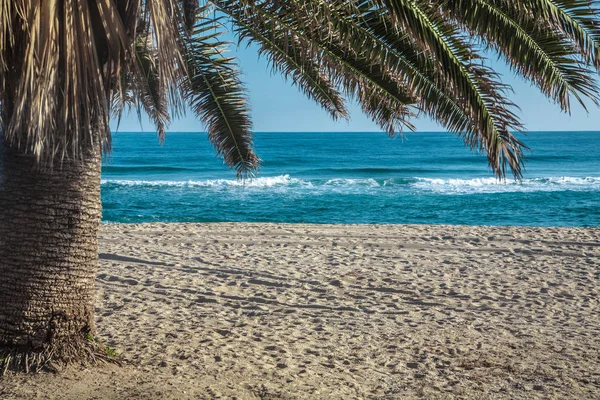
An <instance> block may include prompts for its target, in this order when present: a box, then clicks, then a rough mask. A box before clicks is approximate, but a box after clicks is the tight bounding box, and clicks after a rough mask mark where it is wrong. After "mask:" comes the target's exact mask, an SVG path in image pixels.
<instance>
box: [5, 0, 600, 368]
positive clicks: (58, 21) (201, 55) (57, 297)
mask: <svg viewBox="0 0 600 400" xmlns="http://www.w3.org/2000/svg"><path fill="white" fill-rule="evenodd" d="M599 6H600V4H599V2H598V1H596V0H518V1H517V0H302V1H301V0H290V1H276V0H235V1H233V0H212V1H198V0H177V1H170V0H0V132H1V134H2V143H1V145H0V154H1V155H0V348H1V349H2V350H1V352H2V354H0V360H3V366H4V367H8V366H11V365H12V366H25V368H28V367H29V366H40V365H43V364H44V362H46V361H47V360H49V359H51V358H53V359H56V360H58V361H62V362H69V361H74V360H82V359H88V358H90V357H93V354H94V353H95V350H94V345H93V344H90V343H91V342H89V341H87V340H86V337H88V338H89V337H92V336H93V335H94V334H95V328H94V305H93V303H94V278H95V274H96V268H97V262H98V254H97V253H98V241H97V233H98V226H99V222H100V215H101V205H100V168H101V159H102V154H103V153H106V152H108V151H109V150H110V144H111V141H110V138H111V136H110V131H109V119H110V118H111V116H114V117H119V116H120V115H121V113H122V112H123V110H127V109H129V108H131V107H133V108H134V109H136V110H138V111H139V110H143V111H145V112H146V113H148V115H149V116H150V117H151V119H152V120H153V122H154V123H155V124H156V127H157V131H158V133H159V137H160V139H161V140H162V138H163V137H164V132H165V129H166V128H167V126H168V124H169V122H170V118H171V117H176V116H177V115H179V114H180V113H181V112H183V110H185V109H189V110H191V111H192V112H193V113H194V114H195V115H196V116H197V117H198V118H199V120H201V121H202V122H203V123H204V125H205V126H206V128H207V130H208V134H209V139H210V141H211V142H212V144H213V145H214V147H215V149H216V151H217V152H218V153H219V154H220V155H221V156H222V157H223V159H224V161H225V162H226V163H227V165H229V166H230V167H232V168H234V169H235V170H236V171H237V173H238V175H239V176H241V175H247V174H252V173H253V172H254V171H255V170H256V168H257V166H258V164H259V159H258V158H257V156H256V155H255V154H254V152H253V147H252V135H251V131H250V129H251V122H250V117H249V112H248V104H247V97H246V93H245V91H244V87H243V85H242V83H241V81H240V78H239V76H238V67H237V65H236V60H235V59H233V58H231V57H227V56H226V53H225V50H226V47H227V46H228V43H226V42H225V41H223V39H222V36H221V34H222V33H223V32H225V31H228V30H230V31H233V32H234V33H235V35H236V36H237V38H238V39H239V40H240V43H243V44H255V45H256V46H258V48H259V52H260V54H261V55H262V56H263V57H266V58H267V59H268V60H269V61H270V64H271V66H272V68H273V70H275V71H278V72H280V73H281V74H283V76H285V77H286V78H288V79H289V80H290V81H291V82H292V84H294V85H296V86H297V87H299V88H300V89H301V90H302V91H303V92H304V93H305V94H306V95H307V96H308V97H309V98H310V99H312V100H314V101H316V102H317V103H318V104H320V105H321V106H322V107H323V108H324V109H325V110H326V111H327V112H329V113H330V114H331V116H332V117H333V118H347V117H348V111H347V109H346V106H345V103H346V99H348V98H351V99H355V100H357V101H358V102H359V103H360V104H361V106H362V109H363V111H364V112H365V113H366V114H368V115H369V116H370V117H371V118H372V119H373V120H374V121H375V122H376V123H377V124H379V126H380V127H381V128H382V129H383V130H384V131H386V132H387V133H388V134H390V135H395V134H398V133H401V132H402V130H403V129H405V128H409V129H410V128H411V124H410V120H411V118H412V117H413V116H415V115H417V114H424V115H426V116H429V117H430V118H432V119H434V120H436V121H438V122H439V123H441V124H442V125H443V126H444V127H445V128H447V129H448V130H449V131H450V132H453V133H455V134H456V135H458V136H459V137H462V138H463V140H464V141H465V143H466V144H467V145H468V146H470V147H471V148H473V149H476V150H480V151H483V152H485V153H486V154H487V157H488V162H489V166H490V168H491V169H492V170H493V172H494V173H495V174H496V175H497V176H499V177H504V176H505V174H506V170H507V168H509V169H510V170H511V172H512V174H513V175H514V176H515V177H516V178H519V177H520V176H521V171H522V165H523V164H522V160H523V158H522V155H523V149H524V145H523V144H522V143H521V142H520V141H519V140H518V139H517V138H516V137H515V136H514V135H513V132H518V131H522V130H523V127H522V125H521V123H520V121H519V120H518V118H517V117H516V116H515V109H516V106H515V105H514V104H513V103H512V102H511V101H510V100H509V99H508V95H509V94H510V88H509V87H507V86H506V85H504V84H502V82H501V80H500V76H498V75H497V74H496V73H495V72H494V71H493V70H491V69H490V67H489V66H488V63H487V58H486V55H488V54H491V53H495V54H497V55H499V56H500V57H501V58H502V59H503V60H505V61H506V62H507V63H508V64H509V65H510V66H511V67H512V69H513V70H514V71H515V72H516V73H517V74H519V75H521V76H522V77H524V78H525V79H527V80H529V81H530V82H531V83H532V84H534V85H536V86H537V87H538V88H539V89H540V91H541V92H542V93H544V94H545V95H546V96H547V97H548V98H550V99H551V100H553V101H554V102H556V103H557V104H558V106H559V107H560V108H561V109H562V110H563V111H566V112H568V111H569V110H570V107H571V102H572V101H576V102H579V103H581V104H583V105H584V106H585V101H588V102H591V103H592V104H596V105H597V104H598V103H599V97H600V96H599V88H598V85H597V82H596V78H597V73H598V71H599V70H600V28H599V27H600V17H599V15H600V13H599Z"/></svg>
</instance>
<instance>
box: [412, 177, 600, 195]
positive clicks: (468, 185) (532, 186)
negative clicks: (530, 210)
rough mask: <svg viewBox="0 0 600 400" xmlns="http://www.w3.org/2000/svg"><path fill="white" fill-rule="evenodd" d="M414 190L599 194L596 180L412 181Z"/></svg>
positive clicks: (599, 184)
mask: <svg viewBox="0 0 600 400" xmlns="http://www.w3.org/2000/svg"><path fill="white" fill-rule="evenodd" d="M416 179H417V182H415V183H414V184H413V185H412V186H413V187H414V188H417V189H420V190H423V191H430V192H435V193H447V194H473V193H510V192H558V191H585V192H589V191H600V177H582V178H576V177H568V176H562V177H550V178H532V179H523V180H522V181H521V182H517V181H514V180H506V181H500V180H498V179H496V178H474V179H430V178H416Z"/></svg>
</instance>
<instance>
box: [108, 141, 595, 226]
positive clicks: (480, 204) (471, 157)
mask: <svg viewBox="0 0 600 400" xmlns="http://www.w3.org/2000/svg"><path fill="white" fill-rule="evenodd" d="M523 139H524V141H525V142H526V143H527V144H528V145H529V146H530V147H531V149H532V153H528V156H527V158H528V161H527V163H526V171H525V174H524V179H523V181H522V182H521V183H516V182H514V181H512V180H508V181H506V182H499V181H497V180H496V179H495V178H494V177H493V175H492V174H491V172H490V171H489V169H488V168H487V162H486V159H485V157H484V156H482V155H477V154H472V153H471V151H470V150H469V149H467V148H465V147H464V146H463V145H462V141H461V140H460V139H457V138H456V137H453V136H451V135H449V134H447V133H415V134H412V133H411V134H407V136H406V137H405V139H404V140H402V139H391V138H389V137H388V136H386V135H385V134H383V133H257V134H256V136H255V144H256V150H257V152H258V154H259V156H260V157H261V158H262V160H263V164H262V167H261V169H260V173H259V175H258V177H257V178H255V179H253V180H251V181H246V182H240V181H237V180H236V179H235V174H234V172H232V171H230V170H228V169H227V168H225V167H224V166H223V164H222V162H221V160H220V159H219V158H216V157H215V155H214V151H213V150H212V148H211V147H210V145H209V144H208V142H207V139H206V135H205V134H203V133H170V134H168V135H167V139H166V142H165V144H164V146H159V145H158V144H157V139H156V136H155V135H154V134H153V133H117V134H116V135H115V138H114V150H113V153H112V155H111V156H110V157H109V158H108V159H107V160H106V161H105V164H104V167H103V178H102V179H103V180H102V200H103V206H104V221H105V222H126V223H130V222H158V221H161V222H217V221H245V222H293V223H297V222H307V223H348V224H351V223H378V224H383V223H391V224H405V223H417V224H467V225H534V226H582V227H584V226H600V132H568V133H566V132H565V133H561V132H531V133H529V134H528V135H527V136H526V137H524V138H523Z"/></svg>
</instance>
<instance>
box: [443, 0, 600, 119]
mask: <svg viewBox="0 0 600 400" xmlns="http://www.w3.org/2000/svg"><path fill="white" fill-rule="evenodd" d="M437 10H439V12H440V13H443V14H444V15H445V16H451V17H452V18H453V20H454V21H456V23H458V24H461V25H462V26H463V27H464V28H465V29H468V30H469V31H470V32H472V33H473V34H474V35H477V36H480V37H481V38H482V39H483V40H484V41H485V42H486V43H488V44H489V45H490V46H491V47H492V48H493V49H494V50H496V51H497V52H499V53H500V54H502V55H503V56H504V57H505V59H506V60H507V61H508V63H509V64H510V65H511V67H512V68H513V70H515V71H516V72H517V73H519V74H520V75H522V76H524V77H525V78H527V79H529V80H531V81H532V82H534V83H535V84H536V85H537V86H538V87H539V88H540V90H541V91H542V92H543V93H544V94H545V95H546V96H548V97H549V98H551V99H552V100H554V101H555V102H556V103H557V104H559V105H560V106H561V108H562V109H563V110H564V111H569V110H570V97H571V96H573V97H575V98H576V99H577V100H578V101H579V102H580V103H581V104H582V105H583V106H584V107H585V103H584V100H583V98H582V96H584V97H587V98H588V99H591V100H592V101H593V102H594V103H595V104H598V101H599V99H598V98H599V89H598V82H597V79H596V76H595V75H596V74H595V71H594V70H593V69H592V68H588V67H586V66H585V65H582V62H581V61H580V57H578V56H580V55H581V54H580V52H579V51H578V49H577V48H573V47H572V46H570V45H569V44H570V42H569V39H568V38H567V37H566V36H565V34H563V33H561V32H558V31H555V30H552V29H550V28H549V27H547V26H540V24H539V22H538V18H539V16H535V18H534V17H533V16H529V14H524V13H519V12H518V11H517V12H515V10H513V9H511V8H508V7H506V6H504V7H502V6H499V5H495V4H493V2H490V1H487V0H469V1H466V0H451V1H439V2H438V4H437Z"/></svg>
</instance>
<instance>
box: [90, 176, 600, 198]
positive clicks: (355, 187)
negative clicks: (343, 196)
mask: <svg viewBox="0 0 600 400" xmlns="http://www.w3.org/2000/svg"><path fill="white" fill-rule="evenodd" d="M102 184H103V185H104V186H105V187H109V188H110V187H149V188H150V187H151V188H157V189H159V188H161V187H163V188H207V189H213V190H227V189H235V188H240V189H244V188H249V189H255V190H262V189H278V190H300V191H302V190H319V191H331V192H339V193H344V192H348V193H354V192H367V191H368V192H372V191H373V190H388V191H389V190H392V191H403V192H411V191H420V192H430V193H438V194H476V193H510V192H551V191H586V192H587V191H600V177H581V178H578V177H549V178H531V179H524V180H522V181H521V182H516V181H513V180H506V181H500V180H498V179H496V178H473V179H442V178H389V179H384V180H382V179H379V180H377V179H374V178H363V179H360V178H357V179H349V178H332V179H313V180H306V179H299V178H293V177H291V176H290V175H287V174H286V175H279V176H273V177H260V178H254V179H247V180H236V179H212V180H211V179H208V180H188V181H167V180H118V179H105V180H103V181H102Z"/></svg>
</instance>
